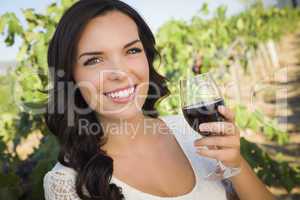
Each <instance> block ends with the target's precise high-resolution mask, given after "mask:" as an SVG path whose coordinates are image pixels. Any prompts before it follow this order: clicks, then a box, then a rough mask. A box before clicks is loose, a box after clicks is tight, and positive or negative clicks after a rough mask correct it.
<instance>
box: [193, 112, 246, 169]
mask: <svg viewBox="0 0 300 200" xmlns="http://www.w3.org/2000/svg"><path fill="white" fill-rule="evenodd" d="M218 111H219V112H220V113H221V114H222V115H223V117H224V118H225V121H223V122H210V123H203V124H201V125H200V127H199V130H200V131H203V132H210V133H213V134H214V136H208V137H203V138H201V139H197V140H195V141H194V146H195V147H196V148H197V153H198V154H199V155H201V156H205V157H210V158H214V159H217V160H220V161H222V162H223V163H224V165H226V166H229V167H240V165H241V161H242V156H241V154H240V131H239V129H238V128H237V127H236V126H235V124H234V118H235V115H234V113H233V112H232V111H231V110H230V109H228V108H226V107H225V106H219V107H218ZM204 146H207V147H208V149H204V148H203V147H204ZM215 147H217V148H215Z"/></svg>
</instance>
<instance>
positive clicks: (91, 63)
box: [83, 57, 103, 66]
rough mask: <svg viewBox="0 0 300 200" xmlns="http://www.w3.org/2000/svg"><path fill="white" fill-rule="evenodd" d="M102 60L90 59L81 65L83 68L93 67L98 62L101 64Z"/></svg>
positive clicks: (97, 58)
mask: <svg viewBox="0 0 300 200" xmlns="http://www.w3.org/2000/svg"><path fill="white" fill-rule="evenodd" d="M102 61H103V59H102V58H99V57H92V58H89V59H88V60H87V61H85V62H84V63H83V65H84V66H86V65H94V64H98V63H100V62H102Z"/></svg>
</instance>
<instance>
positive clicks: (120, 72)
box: [107, 56, 128, 81]
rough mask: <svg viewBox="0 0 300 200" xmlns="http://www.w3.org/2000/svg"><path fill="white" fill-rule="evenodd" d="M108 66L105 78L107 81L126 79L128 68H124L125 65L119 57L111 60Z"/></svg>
mask: <svg viewBox="0 0 300 200" xmlns="http://www.w3.org/2000/svg"><path fill="white" fill-rule="evenodd" d="M109 65H110V66H109V68H108V69H109V70H108V72H107V78H108V79H109V80H111V81H115V80H124V79H127V78H128V68H127V67H126V63H125V62H123V61H122V59H121V58H120V57H119V56H115V57H114V58H111V60H110V62H109Z"/></svg>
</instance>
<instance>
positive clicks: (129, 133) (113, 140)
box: [100, 113, 157, 155]
mask: <svg viewBox="0 0 300 200" xmlns="http://www.w3.org/2000/svg"><path fill="white" fill-rule="evenodd" d="M154 121H155V119H153V118H151V117H148V116H145V115H144V114H143V113H138V114H136V115H135V116H134V117H132V118H129V119H108V118H105V117H101V120H100V122H101V126H102V128H103V131H104V135H105V136H106V138H107V141H106V143H105V144H104V145H103V146H102V147H101V149H103V150H104V151H106V152H107V153H108V154H110V155H120V154H122V155H123V154H129V155H130V153H133V151H136V150H137V149H142V148H143V147H145V146H147V144H150V143H151V142H152V143H153V142H154V139H155V138H157V137H154V136H155V135H156V133H157V131H156V130H157V127H155V126H156V125H155V123H154Z"/></svg>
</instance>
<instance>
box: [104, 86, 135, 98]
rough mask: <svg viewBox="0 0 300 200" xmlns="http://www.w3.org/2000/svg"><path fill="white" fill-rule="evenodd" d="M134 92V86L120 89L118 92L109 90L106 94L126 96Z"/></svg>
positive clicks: (116, 96) (118, 96) (117, 96)
mask: <svg viewBox="0 0 300 200" xmlns="http://www.w3.org/2000/svg"><path fill="white" fill-rule="evenodd" d="M133 92H134V87H131V88H128V89H126V90H122V91H119V92H111V93H107V94H106V95H107V96H109V97H112V98H127V97H129V96H130V95H131V94H132V93H133Z"/></svg>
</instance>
